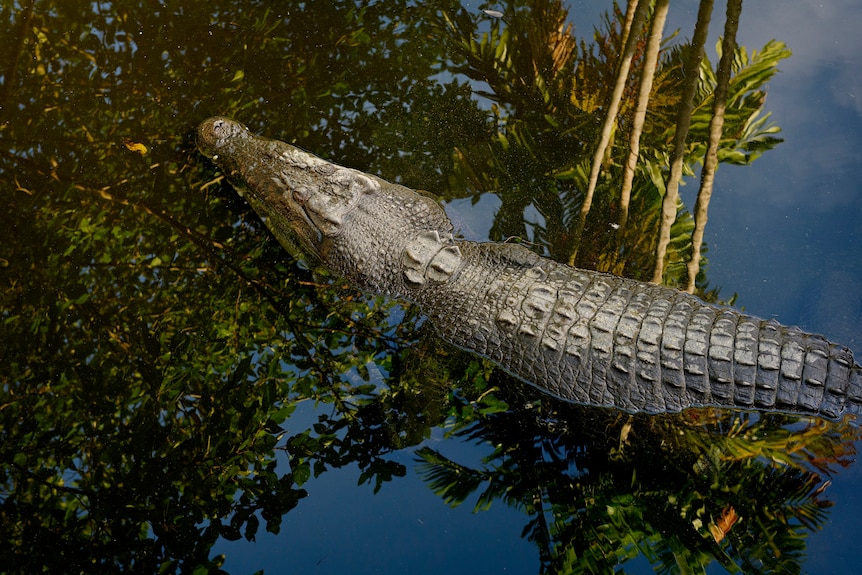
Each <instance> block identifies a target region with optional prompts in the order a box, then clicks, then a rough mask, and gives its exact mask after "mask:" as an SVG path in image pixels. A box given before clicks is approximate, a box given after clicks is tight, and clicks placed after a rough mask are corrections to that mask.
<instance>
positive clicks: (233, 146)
mask: <svg viewBox="0 0 862 575" xmlns="http://www.w3.org/2000/svg"><path fill="white" fill-rule="evenodd" d="M197 146H198V149H199V150H200V151H201V153H202V154H204V155H205V156H207V157H208V158H210V159H211V160H212V161H213V162H214V163H215V164H216V165H217V166H218V167H219V168H220V169H221V171H222V173H224V174H225V176H226V177H227V178H228V180H229V181H230V183H231V184H232V185H233V186H234V187H235V188H236V189H237V191H239V192H240V194H242V195H243V197H245V198H246V199H247V200H248V202H249V203H250V204H251V206H252V207H253V208H254V209H255V211H256V212H257V213H258V214H260V215H261V216H262V217H263V218H264V219H265V220H266V224H267V225H268V226H269V228H270V229H271V230H272V232H273V233H274V235H275V236H276V237H277V238H278V240H279V241H280V242H281V243H282V244H283V245H285V246H286V247H292V246H293V244H294V241H293V240H294V238H298V239H299V241H300V243H301V244H302V247H303V248H304V249H305V251H307V252H310V253H311V254H312V255H314V256H317V257H318V258H324V259H325V251H326V249H327V246H328V244H329V242H331V241H332V240H333V239H334V238H336V237H337V236H339V235H340V234H341V233H342V230H343V229H344V222H345V218H346V217H347V216H348V215H349V214H350V213H351V212H352V211H353V210H354V209H356V207H357V206H358V205H359V203H360V202H361V201H362V198H363V196H364V195H365V194H370V193H373V192H376V191H378V190H380V182H379V181H378V180H377V179H376V178H374V177H373V176H369V175H367V174H363V173H362V172H358V171H356V170H351V169H349V168H344V167H341V166H337V165H335V164H332V163H330V162H327V161H325V160H322V159H320V158H318V157H317V156H314V155H312V154H309V153H308V152H304V151H302V150H300V149H299V148H296V147H294V146H291V145H290V144H286V143H284V142H280V141H278V140H270V139H267V138H262V137H259V136H255V135H254V134H252V133H251V132H250V131H249V129H248V128H246V127H245V126H244V125H243V124H240V123H239V122H236V121H234V120H231V119H229V118H222V117H214V118H209V119H207V120H204V121H203V122H202V123H201V124H200V126H198V129H197Z"/></svg>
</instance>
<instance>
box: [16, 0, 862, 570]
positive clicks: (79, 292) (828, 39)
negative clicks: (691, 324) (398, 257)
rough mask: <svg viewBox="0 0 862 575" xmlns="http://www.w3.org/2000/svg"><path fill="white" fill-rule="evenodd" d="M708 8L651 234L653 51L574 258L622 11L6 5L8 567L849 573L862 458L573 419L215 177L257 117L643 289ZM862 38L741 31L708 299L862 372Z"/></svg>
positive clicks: (331, 155)
mask: <svg viewBox="0 0 862 575" xmlns="http://www.w3.org/2000/svg"><path fill="white" fill-rule="evenodd" d="M656 4H658V5H659V6H660V5H661V4H662V3H661V2H658V3H656ZM699 8H700V5H699V4H698V3H696V2H692V1H687V2H678V1H672V2H670V5H669V11H668V17H667V18H668V19H667V24H666V25H665V27H664V31H663V36H664V37H666V38H668V40H667V42H666V43H665V44H664V45H663V52H662V53H661V55H660V58H659V64H658V67H657V73H656V76H655V81H654V88H653V92H652V93H651V96H650V101H649V107H648V109H647V116H646V124H645V127H644V131H643V135H642V137H641V140H640V141H641V143H640V146H641V153H640V156H639V160H638V167H637V169H636V171H635V176H634V184H633V192H632V204H631V208H630V209H629V218H628V223H627V224H626V226H620V225H619V222H620V219H619V218H620V213H621V207H620V200H619V197H620V195H619V190H620V188H621V182H622V180H623V168H622V166H623V165H624V161H625V157H626V153H627V151H628V139H629V134H630V132H631V130H632V125H633V115H634V107H635V105H634V103H635V100H636V98H637V86H638V82H639V81H640V77H641V71H642V69H643V65H642V62H643V59H644V57H645V50H646V42H645V41H641V42H639V43H638V44H637V45H636V46H635V60H634V63H633V65H632V71H631V72H630V74H629V78H628V82H627V87H626V90H625V92H624V94H623V103H622V104H621V107H620V112H619V114H618V116H617V119H616V121H615V123H614V130H613V132H612V135H613V137H612V139H611V142H610V146H609V148H608V152H607V153H606V154H605V155H604V160H603V162H602V164H601V171H600V173H599V179H598V185H597V187H596V192H595V197H594V199H593V207H592V209H591V210H590V213H589V216H588V218H587V219H586V222H585V223H583V224H582V225H581V227H580V229H579V220H578V213H579V210H580V207H581V206H582V205H583V198H584V195H585V192H586V189H587V187H588V184H587V182H588V179H589V172H590V166H591V162H592V159H593V154H594V152H595V147H596V145H597V143H598V141H599V140H600V134H601V127H602V123H603V122H604V121H605V115H606V114H605V111H606V110H607V107H608V105H609V104H608V102H609V100H610V94H611V92H612V89H613V83H614V80H615V77H616V70H617V67H618V63H619V54H620V52H621V51H622V50H621V48H620V47H621V46H622V42H621V38H620V34H621V33H620V28H621V27H620V19H621V18H622V14H620V15H619V17H617V16H615V15H614V14H613V7H612V6H611V5H610V4H609V3H604V2H601V3H600V2H569V3H563V4H562V5H559V4H558V3H555V2H550V1H538V0H537V1H529V2H512V3H506V2H503V3H497V4H479V3H472V2H462V3H461V4H458V3H457V2H448V1H445V0H439V1H434V2H423V3H415V2H404V1H399V0H396V1H392V2H378V3H375V2H347V1H345V2H340V1H339V2H329V3H310V2H308V3H299V2H281V3H269V4H265V3H236V2H221V1H218V0H213V1H211V2H207V3H193V5H190V3H183V4H180V3H164V4H159V3H145V2H140V3H137V2H124V3H110V2H103V3H100V2H96V3H92V2H71V1H66V2H62V3H49V2H41V1H24V2H5V3H3V4H2V7H0V26H2V31H0V37H2V38H3V39H4V41H3V42H2V48H0V50H2V54H0V74H2V76H0V82H2V86H0V186H2V187H0V190H2V194H3V198H4V200H5V202H4V206H5V209H4V210H3V212H0V223H2V225H0V384H2V391H0V573H36V572H50V573H64V572H65V573H111V572H140V573H156V572H162V573H207V572H212V573H215V572H219V569H221V570H222V572H228V573H232V574H240V573H253V572H256V571H258V570H264V571H265V572H266V573H309V572H319V573H336V572H357V573H364V572H368V573H404V572H410V573H440V572H444V571H449V572H457V573H462V572H463V573H467V572H477V573H496V572H509V573H534V572H550V573H557V572H559V573H567V572H583V573H606V572H607V573H609V572H626V573H651V572H709V573H722V572H745V573H784V572H790V573H844V572H856V570H857V569H858V567H857V565H858V564H859V561H860V559H862V545H860V544H859V543H858V541H857V539H858V537H857V534H858V533H860V532H862V519H860V517H862V496H860V494H859V489H858V486H859V485H860V480H862V478H860V471H859V467H858V464H857V463H856V462H855V459H856V449H857V447H858V446H859V440H860V435H859V430H858V429H857V428H855V427H853V426H852V425H850V424H848V423H847V422H824V421H819V420H814V419H811V420H808V419H801V418H796V417H790V416H785V415H778V414H768V415H760V416H759V415H756V414H749V413H742V412H733V411H725V410H691V411H688V412H686V413H684V414H679V415H658V416H629V415H628V414H621V413H618V412H614V411H612V410H605V409H600V408H594V407H592V408H591V407H583V406H571V405H563V404H560V403H558V402H556V401H554V400H551V399H548V398H545V397H543V396H542V395H541V394H540V393H539V392H538V391H536V390H534V389H532V388H531V387H529V386H526V385H524V384H522V383H519V382H516V381H513V380H511V378H508V377H507V376H505V375H504V374H501V373H499V372H498V371H495V370H494V369H493V368H492V367H491V366H490V365H489V364H487V363H486V362H484V361H483V360H482V359H481V358H476V357H473V356H471V355H469V354H466V353H463V352H460V351H458V350H454V349H452V348H450V347H449V346H447V345H445V344H444V343H442V342H440V341H439V339H438V338H437V337H436V336H435V334H434V332H433V330H432V329H430V326H428V325H426V324H425V323H424V322H423V320H422V318H421V316H419V315H417V313H416V310H414V309H412V308H411V307H409V306H403V307H402V305H401V304H399V302H391V301H387V300H385V299H383V298H376V297H374V296H373V295H369V294H361V293H358V292H356V291H354V290H352V289H351V288H350V287H349V286H346V285H344V283H343V281H341V280H340V279H339V278H333V277H330V276H328V275H327V274H326V273H325V272H323V271H322V270H317V269H314V263H313V262H305V261H303V260H297V259H296V258H295V257H293V256H291V255H288V254H286V253H285V252H284V251H283V250H282V248H281V247H280V246H279V245H278V244H277V243H276V242H275V241H274V240H273V239H272V238H271V237H270V236H269V234H268V232H267V231H266V229H265V227H264V226H263V225H262V223H261V222H260V220H259V219H258V218H257V217H256V216H255V215H254V213H253V212H252V211H251V209H250V208H249V207H248V206H247V205H246V204H245V202H244V201H243V200H241V199H240V198H238V197H237V195H236V194H235V192H234V191H233V190H232V189H231V188H230V186H228V185H227V183H226V182H224V181H223V179H221V178H220V174H218V172H217V171H216V170H215V169H214V167H213V166H212V165H211V164H210V163H209V162H207V161H206V159H205V158H203V157H202V156H200V155H199V154H198V153H197V152H196V151H195V149H194V145H193V141H192V132H193V129H194V127H195V126H196V125H197V124H198V123H199V122H200V121H201V120H203V119H204V118H206V117H208V116H211V115H216V114H219V115H226V116H231V117H235V118H237V119H238V120H240V121H242V122H244V123H246V124H247V125H249V126H250V127H251V129H252V130H254V131H256V132H258V133H261V134H264V135H267V136H270V137H276V138H280V139H284V140H286V141H289V142H292V143H295V144H296V145H298V146H301V147H303V148H304V149H307V150H310V151H312V152H314V153H316V154H318V155H320V156H322V157H325V158H327V159H331V160H332V161H335V162H338V163H340V164H344V165H348V166H351V167H355V168H358V169H360V170H364V171H367V172H372V173H375V174H379V175H380V176H382V177H384V178H386V179H389V180H396V181H399V182H402V183H404V184H405V185H408V186H411V187H415V188H422V189H426V190H429V191H431V192H433V193H435V194H437V195H439V196H440V197H441V198H442V199H443V200H444V201H445V204H446V207H447V211H448V212H449V213H450V214H451V215H452V218H453V220H454V221H455V223H456V227H457V228H458V229H459V230H460V231H461V233H462V234H463V235H464V236H467V237H469V238H473V239H480V240H487V239H493V240H502V239H506V238H509V237H512V236H517V237H519V238H521V239H522V240H526V241H528V242H529V245H530V246H532V247H534V248H535V249H536V250H537V251H539V252H540V253H543V254H545V255H549V256H551V257H554V258H556V259H559V260H561V261H567V260H568V259H570V258H572V259H573V260H574V261H575V263H576V264H577V265H579V266H582V267H590V268H596V269H602V270H608V271H612V272H613V273H618V274H624V275H628V276H631V277H636V278H638V279H646V280H648V279H649V278H650V277H652V273H653V267H654V263H655V253H656V249H655V248H656V243H657V239H656V238H657V237H658V233H659V228H658V213H659V210H660V204H661V198H662V194H663V190H664V187H665V186H666V185H667V182H668V172H669V170H668V162H669V158H670V154H671V150H672V139H673V135H674V130H675V126H676V125H677V119H678V113H677V110H678V108H679V104H680V100H681V94H682V90H683V86H684V80H685V78H686V77H687V76H688V74H687V73H686V70H687V69H691V67H690V66H689V60H688V59H687V58H688V50H685V49H680V46H683V45H688V44H689V43H690V41H691V39H692V38H693V37H694V35H695V33H694V30H695V23H696V21H697V19H698V10H699ZM726 8H727V7H726V5H725V3H716V5H715V6H714V7H713V9H712V11H711V21H710V24H709V35H708V39H707V41H706V56H707V58H708V60H709V63H710V64H709V66H710V68H711V70H712V71H715V70H716V68H717V66H718V60H719V58H718V55H717V54H716V45H717V43H718V42H719V41H720V38H721V37H722V36H723V34H724V32H723V29H724V26H725V10H726ZM483 10H487V11H489V12H483ZM623 10H625V7H623ZM608 11H610V15H608V16H605V15H606V13H607V12H608ZM656 11H658V9H656ZM498 12H499V14H498ZM652 17H653V12H652V11H651V12H650V19H651V18H652ZM648 21H651V20H648ZM568 24H572V25H573V27H572V28H571V29H568V28H567V26H568ZM859 29H862V7H859V6H857V5H856V4H855V3H852V2H849V1H845V2H833V3H817V2H804V3H800V2H796V3H793V6H792V7H790V6H789V5H788V4H787V3H783V2H768V3H766V2H757V3H755V2H748V3H746V5H745V6H743V9H742V13H741V16H740V18H739V30H738V32H737V36H736V39H737V43H738V44H739V45H740V46H741V47H744V50H742V49H741V51H740V52H739V55H738V57H737V60H736V64H737V67H736V68H734V72H735V74H734V76H732V78H731V83H730V88H729V93H730V96H731V100H730V102H731V103H730V104H729V105H728V112H727V114H726V121H725V132H724V135H723V139H722V143H721V150H722V151H721V152H720V154H719V158H720V159H722V160H723V161H722V163H721V164H720V167H719V169H718V171H717V174H716V180H715V187H714V191H713V194H712V199H711V202H710V204H709V212H708V213H709V220H708V225H707V226H706V230H705V241H706V247H707V248H708V250H707V251H705V252H704V253H703V254H702V255H703V256H704V258H705V259H704V260H703V261H702V263H701V267H700V270H699V272H698V275H697V282H696V283H697V291H698V293H699V294H700V295H702V296H703V297H705V298H707V299H711V300H719V301H727V300H731V299H733V297H734V295H736V296H737V297H736V299H735V302H734V305H736V306H738V307H742V308H744V309H745V310H746V311H748V312H750V313H753V314H755V315H758V316H761V317H766V318H775V319H777V320H778V321H780V322H782V323H785V324H796V325H800V326H801V327H803V328H804V329H806V330H808V331H813V332H817V333H823V334H825V335H826V336H827V337H829V338H830V339H833V340H835V341H839V342H841V343H844V344H846V345H848V346H849V347H850V348H851V349H854V350H856V351H858V352H860V353H862V257H860V256H862V186H860V185H859V183H858V171H859V168H860V167H862V151H860V150H862V136H860V134H862V114H860V112H862V79H860V78H862V75H860V73H859V72H860V66H859V61H858V54H859V53H860V51H862V39H860V36H859V34H858V30H859ZM675 30H678V34H676V35H674V31H675ZM471 40H472V43H471ZM686 66H689V68H686ZM776 66H777V70H778V72H777V73H775V67H776ZM702 74H703V76H702V77H704V78H706V77H707V76H709V74H708V73H706V72H704V71H703V70H702ZM740 78H745V79H747V81H748V83H747V84H745V83H743V82H741V81H740ZM713 88H714V83H713V84H710V83H709V82H706V81H705V82H702V83H701V84H700V85H699V89H698V92H697V94H696V97H695V102H696V106H695V109H694V110H693V111H692V112H691V115H690V118H691V130H690V135H689V139H688V147H687V148H686V155H685V157H684V159H685V165H686V166H687V171H686V172H685V174H686V177H685V184H686V185H684V186H682V187H681V189H680V196H681V200H682V204H683V207H682V208H681V210H680V213H679V215H678V218H677V223H676V224H675V226H674V227H673V228H672V229H671V242H670V245H669V248H668V250H667V260H668V263H667V266H666V267H665V269H664V274H663V281H664V282H665V283H668V284H671V285H677V286H684V285H685V283H686V273H687V272H686V261H687V260H688V259H690V255H691V235H692V229H693V228H694V223H693V221H692V220H691V217H690V216H689V215H688V214H690V213H691V212H692V210H693V209H694V206H695V201H696V198H697V196H698V190H699V187H700V182H699V175H700V172H701V166H702V164H703V152H704V150H705V148H706V134H707V124H708V122H709V119H710V117H711V114H712V100H711V94H712V93H713ZM767 114H770V115H769V116H768V118H767V119H766V120H765V121H764V122H763V123H762V124H758V123H757V120H758V119H762V118H764V117H766V115H767ZM777 128H780V131H779V130H778V129H777ZM619 228H622V229H621V230H620V229H619Z"/></svg>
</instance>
